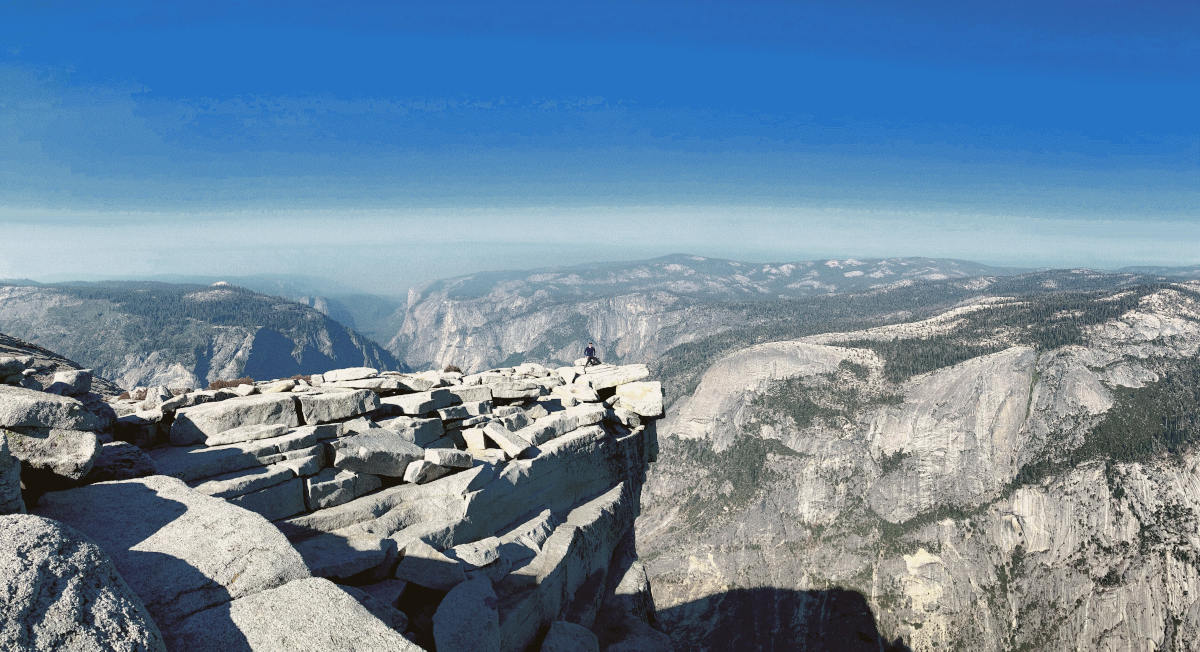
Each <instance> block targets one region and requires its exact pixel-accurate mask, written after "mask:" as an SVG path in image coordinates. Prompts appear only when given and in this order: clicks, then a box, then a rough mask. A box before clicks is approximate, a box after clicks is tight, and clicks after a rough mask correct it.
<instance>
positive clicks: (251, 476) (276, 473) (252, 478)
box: [193, 463, 296, 499]
mask: <svg viewBox="0 0 1200 652" xmlns="http://www.w3.org/2000/svg"><path fill="white" fill-rule="evenodd" d="M294 477H296V476H295V474H294V473H292V470H291V469H290V468H289V467H287V466H284V465H283V464H282V463H280V464H272V465H271V466H262V467H258V468H254V469H245V470H242V471H235V472H233V473H227V474H224V475H219V476H216V477H215V478H210V479H208V480H205V481H204V482H201V483H199V484H197V485H195V486H194V487H193V488H194V489H195V490H196V491H199V492H200V493H202V494H204V495H206V496H215V497H217V498H225V499H229V498H234V497H236V496H243V495H245V494H248V493H251V492H255V491H260V490H262V489H266V488H268V487H274V486H275V485H278V484H283V483H285V482H287V481H288V480H291V479H292V478H294Z"/></svg>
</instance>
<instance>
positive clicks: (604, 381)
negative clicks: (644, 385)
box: [575, 364, 650, 390]
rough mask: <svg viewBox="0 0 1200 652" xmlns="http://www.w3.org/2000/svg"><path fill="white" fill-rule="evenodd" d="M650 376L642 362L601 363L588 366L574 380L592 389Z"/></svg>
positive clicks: (611, 386) (609, 386)
mask: <svg viewBox="0 0 1200 652" xmlns="http://www.w3.org/2000/svg"><path fill="white" fill-rule="evenodd" d="M649 377H650V369H649V368H647V367H646V365H644V364H629V365H622V366H615V365H609V364H602V365H600V366H597V367H588V368H587V369H585V370H584V373H583V374H582V375H581V376H580V377H579V378H577V379H575V382H577V383H582V382H586V383H587V384H589V385H591V386H592V389H595V390H601V389H611V388H613V387H616V386H617V385H624V384H625V383H632V382H634V381H636V380H643V379H645V378H649Z"/></svg>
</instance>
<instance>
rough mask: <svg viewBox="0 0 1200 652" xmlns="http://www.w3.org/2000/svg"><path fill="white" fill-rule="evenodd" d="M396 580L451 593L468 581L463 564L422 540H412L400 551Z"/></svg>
mask: <svg viewBox="0 0 1200 652" xmlns="http://www.w3.org/2000/svg"><path fill="white" fill-rule="evenodd" d="M394 575H395V577H396V579H401V580H405V581H407V582H412V583H413V584H419V585H420V586H424V587H426V588H430V589H437V590H439V591H449V590H450V589H452V588H454V587H455V586H457V585H458V584H460V583H462V582H463V581H465V580H466V579H467V576H466V575H465V574H464V573H463V568H462V564H461V563H459V562H458V560H456V559H451V558H449V557H447V556H446V555H443V554H442V553H440V552H438V551H437V549H435V548H434V547H433V546H431V545H429V544H428V543H425V542H424V541H422V540H420V539H410V540H408V541H407V542H405V543H404V545H403V546H402V547H401V549H400V563H399V564H397V565H396V571H395V573H394Z"/></svg>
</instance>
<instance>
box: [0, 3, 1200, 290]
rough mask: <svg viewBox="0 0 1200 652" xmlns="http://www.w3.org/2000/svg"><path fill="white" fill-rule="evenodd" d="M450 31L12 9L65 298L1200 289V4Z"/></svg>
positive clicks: (682, 12)
mask: <svg viewBox="0 0 1200 652" xmlns="http://www.w3.org/2000/svg"><path fill="white" fill-rule="evenodd" d="M423 4H427V5H429V6H420V5H417V4H415V3H393V2H379V3H375V2H355V3H341V4H338V5H333V4H331V3H305V2H287V3H283V2H250V3H223V2H206V3H186V5H192V6H185V3H162V2H145V3H140V2H139V3H122V2H112V3H105V4H103V5H95V4H94V3H71V2H23V1H17V2H8V3H5V4H4V5H2V6H0V222H4V223H5V224H6V228H5V230H6V231H7V232H8V233H9V234H10V236H11V237H13V238H16V237H18V236H19V237H21V238H22V239H23V240H24V241H25V242H27V243H29V244H30V245H36V244H39V243H49V242H59V243H60V244H61V243H63V237H64V235H63V234H64V233H66V234H71V233H75V234H77V235H76V236H71V235H68V236H67V237H68V238H74V240H73V241H71V242H67V243H66V247H67V248H68V249H72V250H78V254H77V255H75V256H73V257H66V256H64V259H63V260H62V261H61V264H60V265H59V268H58V270H57V273H61V274H64V275H67V276H70V275H75V276H80V275H84V274H98V275H104V276H121V275H133V274H140V273H153V271H154V270H158V269H159V267H161V266H165V265H170V266H174V267H176V268H178V269H175V270H161V271H162V272H164V273H165V272H169V271H179V272H185V273H193V272H228V273H254V272H269V271H283V272H287V271H297V269H300V268H303V269H311V268H312V267H313V265H314V264H315V263H314V257H315V258H316V259H317V260H334V259H339V260H341V261H342V263H341V264H336V265H335V264H332V263H326V264H325V265H324V266H325V267H327V268H328V269H327V270H326V273H329V274H331V275H335V276H342V277H343V279H342V280H349V279H353V278H360V277H362V276H363V275H364V274H368V273H371V274H372V275H374V276H377V277H378V276H384V277H386V279H387V282H386V285H388V286H389V288H388V289H389V291H390V290H395V289H399V288H402V287H403V286H405V285H406V284H408V283H410V282H415V281H417V280H424V279H426V278H432V277H434V276H443V275H447V274H450V273H456V272H460V271H472V270H473V269H477V268H480V267H481V266H483V267H497V266H499V267H522V266H534V265H542V264H555V263H560V262H569V261H571V260H578V259H579V258H580V257H583V258H585V259H587V258H606V257H638V256H642V255H656V254H661V253H670V252H675V251H681V250H687V251H696V252H698V253H705V254H710V255H723V256H726V257H745V258H757V259H795V258H803V257H807V256H820V255H840V254H845V255H888V254H897V255H907V254H925V255H953V256H957V257H962V258H973V259H978V260H983V261H986V262H999V263H1008V264H1022V263H1025V264H1036V265H1054V264H1061V265H1094V266H1112V265H1118V264H1124V263H1150V262H1161V263H1168V264H1170V263H1195V262H1200V255H1197V254H1196V253H1194V252H1195V251H1196V250H1200V247H1196V246H1195V245H1196V244H1197V243H1200V227H1198V226H1197V223H1198V222H1200V117H1198V116H1200V4H1198V3H1192V2H1186V3H1185V2H1178V3H1174V2H1155V3H1145V2H1143V3H1132V2H1106V1H1099V2H1097V1H1093V2H1086V3H1085V2H1060V3H1046V2H1040V3H1033V2H1015V3H989V4H985V3H961V2H925V3H922V2H913V3H896V2H888V3H882V2H881V3H868V2H853V1H843V2H830V3H821V2H803V3H790V2H764V1H757V2H725V3H716V2H686V3H683V2H636V3H628V2H603V3H587V2H582V3H561V2H544V3H521V2H517V3H454V2H448V3H447V2H443V3H437V6H436V7H435V6H432V5H433V4H434V3H423ZM993 5H995V6H993ZM697 222H699V223H700V225H699V226H696V225H695V223H697ZM442 224H444V225H446V227H445V229H442V228H439V225H442ZM64 229H69V230H64ZM285 230H286V231H289V233H288V234H287V238H286V239H289V240H291V239H294V240H296V246H300V245H304V251H305V252H306V254H305V255H304V256H299V255H294V251H295V250H293V253H292V254H289V252H287V251H281V250H279V249H278V246H277V243H278V242H279V241H280V240H281V238H280V234H281V233H282V232H283V231H285ZM447 230H448V231H449V232H446V231H447ZM84 233H87V234H89V235H88V236H87V237H86V238H85V237H84V236H83V235H82V234H84ZM172 233H178V234H180V235H181V236H186V237H181V238H180V239H181V240H184V242H171V243H169V244H165V245H164V242H163V240H162V239H161V238H163V237H167V238H168V239H169V238H170V234H172ZM222 233H227V234H228V236H221V235H220V234H222ZM148 234H154V237H153V239H152V238H151V236H150V235H148ZM205 234H207V236H206V235H205ZM213 234H217V235H216V236H215V237H214V236H213ZM618 234H620V235H621V237H622V238H625V239H624V240H618V239H617V235H618ZM201 241H202V242H205V243H206V244H205V247H206V248H205V249H201V248H200V246H199V245H198V244H196V243H198V242H201ZM5 249H9V248H7V247H6V248H5ZM366 250H369V253H363V252H364V251H366ZM9 251H10V253H3V252H0V276H37V275H36V274H31V273H28V271H27V267H28V264H29V262H30V261H29V260H27V259H25V258H22V257H21V254H18V253H11V251H12V250H11V249H9ZM118 251H136V252H139V254H140V255H137V256H124V255H119V254H117V253H112V252H118ZM355 251H358V252H360V253H359V254H358V255H353V252H355ZM106 252H108V253H106ZM317 266H318V267H321V265H317ZM212 267H219V268H220V269H211V268H212ZM145 270H150V272H147V271H145ZM23 271H25V273H22V272H23ZM381 271H386V274H380V272H381ZM47 273H48V272H47ZM43 275H45V273H44V274H43ZM360 285H369V283H360Z"/></svg>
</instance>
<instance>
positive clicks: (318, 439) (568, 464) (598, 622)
mask: <svg viewBox="0 0 1200 652" xmlns="http://www.w3.org/2000/svg"><path fill="white" fill-rule="evenodd" d="M29 364H33V361H32V360H31V359H30V358H28V357H24V358H20V359H17V358H8V357H5V358H0V369H3V370H4V372H5V373H4V374H3V376H2V378H0V380H5V381H6V382H7V381H8V380H13V379H15V380H16V382H18V383H21V382H24V379H25V378H26V376H25V375H24V374H22V373H10V372H12V371H14V370H18V368H19V367H26V366H27V365H29ZM648 375H649V372H648V371H647V369H646V367H645V366H644V365H630V366H625V367H616V366H612V365H603V366H600V367H595V366H593V367H590V368H587V369H583V368H577V367H571V366H568V367H562V368H558V369H549V368H546V367H543V366H541V365H537V364H523V365H521V366H519V367H516V368H502V369H495V370H490V371H487V372H483V373H479V374H472V375H468V376H463V375H462V374H461V373H440V372H426V373H422V374H403V373H399V372H380V371H379V370H377V369H373V368H366V367H354V368H343V369H335V370H332V371H327V372H325V373H323V374H315V375H309V376H307V377H303V378H288V379H281V380H275V381H267V382H260V383H256V384H250V383H247V384H243V385H239V386H237V387H233V388H229V389H222V390H216V391H207V390H206V391H192V392H185V393H178V394H174V395H173V394H172V393H171V392H166V391H162V392H155V391H152V392H150V393H148V395H147V396H146V397H144V398H143V397H139V398H136V399H123V398H121V399H114V400H112V401H111V403H109V404H107V406H106V407H107V408H108V412H109V414H115V415H116V417H117V419H116V421H115V422H113V421H112V420H111V419H110V420H103V419H101V418H99V416H98V415H96V414H93V413H92V412H90V411H89V410H88V409H87V408H86V407H85V405H84V404H83V403H82V402H80V401H79V400H77V399H76V398H73V397H70V396H63V395H59V394H51V393H48V392H43V391H38V390H35V389H31V388H27V387H21V386H14V385H11V384H0V591H2V592H3V594H4V595H5V596H7V599H6V600H5V601H4V602H3V604H0V648H4V649H19V648H37V649H47V650H58V649H61V650H68V649H128V650H162V649H167V650H188V651H194V650H260V649H261V650H277V649H312V650H317V649H319V650H361V649H371V650H418V649H432V648H434V647H435V646H436V649H439V650H528V649H542V650H566V649H571V650H587V649H592V650H599V649H606V650H666V649H670V642H669V639H668V638H667V637H666V635H665V634H663V633H662V632H661V631H658V630H657V629H655V627H654V625H655V622H656V620H655V610H654V602H653V597H652V596H651V594H650V587H649V584H648V581H647V579H646V573H645V569H644V567H643V566H642V564H641V562H640V561H639V560H638V558H637V553H636V550H637V544H636V539H635V533H634V529H633V525H634V520H635V517H636V515H637V513H638V511H639V505H640V496H641V487H642V485H643V483H644V481H645V475H646V471H647V469H648V467H649V465H650V464H651V463H652V462H653V461H654V459H655V455H656V453H657V436H656V430H655V421H656V420H657V418H658V417H659V416H661V414H662V410H663V402H662V391H661V387H660V386H659V384H658V383H657V382H652V381H648V380H646V378H647V376H648ZM79 389H80V390H81V392H77V393H80V394H81V393H86V392H87V388H83V387H80V388H79ZM114 437H115V441H114ZM27 509H28V511H29V512H30V513H29V514H26V513H25V512H26V510H27Z"/></svg>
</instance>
